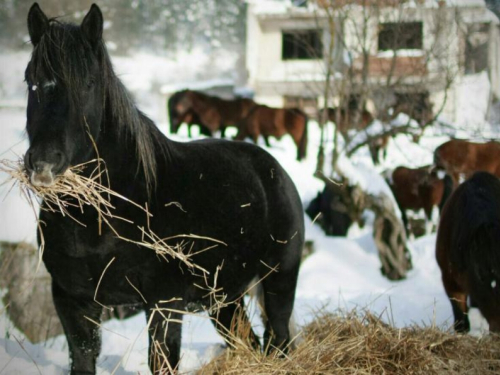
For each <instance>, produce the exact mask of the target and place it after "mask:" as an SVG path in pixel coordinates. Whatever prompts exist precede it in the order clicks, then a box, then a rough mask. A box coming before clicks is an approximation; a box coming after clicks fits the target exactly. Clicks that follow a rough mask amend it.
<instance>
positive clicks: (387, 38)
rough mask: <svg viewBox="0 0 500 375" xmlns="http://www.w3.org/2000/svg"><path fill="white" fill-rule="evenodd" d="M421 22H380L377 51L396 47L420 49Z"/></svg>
mask: <svg viewBox="0 0 500 375" xmlns="http://www.w3.org/2000/svg"><path fill="white" fill-rule="evenodd" d="M423 35H424V34H423V24H422V22H399V23H395V22H394V23H393V22H391V23H382V24H380V25H379V32H378V49H379V51H388V50H398V49H422V46H423V39H424V38H423Z"/></svg>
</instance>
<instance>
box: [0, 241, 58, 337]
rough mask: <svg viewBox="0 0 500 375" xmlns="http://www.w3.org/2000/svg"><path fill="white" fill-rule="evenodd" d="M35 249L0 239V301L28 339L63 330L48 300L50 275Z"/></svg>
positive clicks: (51, 303)
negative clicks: (1, 300)
mask: <svg viewBox="0 0 500 375" xmlns="http://www.w3.org/2000/svg"><path fill="white" fill-rule="evenodd" d="M38 265H39V257H38V252H37V249H35V247H34V246H32V245H30V244H27V243H23V242H21V243H8V242H0V288H2V289H6V290H7V293H6V294H5V295H4V296H3V303H4V305H5V306H6V311H7V314H8V316H9V318H10V320H11V321H12V323H13V324H14V326H15V327H16V328H17V329H19V330H20V331H21V332H23V333H24V334H25V335H26V337H27V338H28V339H29V340H30V341H31V342H32V343H37V342H41V341H45V340H47V339H49V338H51V337H55V336H58V335H60V334H62V333H63V329H62V326H61V323H60V322H59V318H58V316H57V313H56V309H55V307H54V303H53V302H52V288H51V284H52V283H51V277H50V274H49V273H48V272H47V270H46V268H45V266H44V264H43V262H41V264H40V267H39V268H38V272H35V271H36V270H37V267H38Z"/></svg>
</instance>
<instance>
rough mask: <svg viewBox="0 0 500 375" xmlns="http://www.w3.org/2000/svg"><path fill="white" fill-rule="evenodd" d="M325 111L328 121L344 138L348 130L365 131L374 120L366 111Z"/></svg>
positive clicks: (329, 109)
mask: <svg viewBox="0 0 500 375" xmlns="http://www.w3.org/2000/svg"><path fill="white" fill-rule="evenodd" d="M327 111H328V120H329V121H331V122H333V123H335V124H336V125H337V129H338V130H339V132H340V133H341V134H342V135H343V136H344V137H346V136H347V133H348V131H349V130H363V129H366V128H367V127H368V125H370V124H371V123H372V121H373V120H374V118H373V115H372V114H371V113H370V111H368V110H366V109H363V110H361V111H357V109H348V110H346V109H345V108H338V107H334V108H332V107H329V108H328V110H327ZM357 112H359V113H357Z"/></svg>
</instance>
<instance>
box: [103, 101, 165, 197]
mask: <svg viewBox="0 0 500 375" xmlns="http://www.w3.org/2000/svg"><path fill="white" fill-rule="evenodd" d="M131 110H132V111H135V113H134V114H135V115H137V118H136V121H139V123H138V124H137V125H138V127H137V128H136V129H135V130H132V129H129V128H127V126H129V125H130V124H127V123H120V122H124V121H127V118H123V119H120V118H117V116H116V115H115V114H114V112H113V108H112V107H111V106H107V108H106V111H105V115H104V117H103V123H102V126H101V129H102V130H101V135H100V137H99V140H98V141H97V150H98V152H99V157H100V158H101V159H103V160H104V162H105V163H106V168H107V171H108V173H109V177H110V180H111V181H110V182H111V188H112V189H113V190H115V191H116V192H118V193H120V194H123V195H126V196H129V197H130V194H131V191H132V190H133V194H137V195H138V196H139V197H138V199H141V200H143V199H146V198H145V197H147V196H148V195H149V193H150V190H152V189H154V186H152V185H154V183H153V184H152V183H151V181H148V178H149V180H151V178H152V177H154V176H155V174H156V170H157V168H158V166H157V164H158V163H160V162H161V161H163V160H166V155H167V154H168V142H169V141H168V139H167V138H166V137H165V136H164V135H163V134H162V133H161V132H160V131H159V130H158V129H157V128H156V126H155V125H154V124H153V123H152V121H151V120H149V119H148V118H147V117H146V116H145V115H143V114H142V113H141V112H140V111H139V110H137V108H136V107H135V106H134V107H133V108H131ZM129 120H130V119H129ZM148 176H149V177H148ZM132 186H134V188H132ZM130 198H132V197H130Z"/></svg>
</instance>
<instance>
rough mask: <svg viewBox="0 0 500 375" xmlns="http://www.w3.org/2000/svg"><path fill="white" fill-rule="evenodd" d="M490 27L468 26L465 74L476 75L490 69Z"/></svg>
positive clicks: (484, 24) (487, 25) (481, 25)
mask: <svg viewBox="0 0 500 375" xmlns="http://www.w3.org/2000/svg"><path fill="white" fill-rule="evenodd" d="M489 29H490V25H489V24H487V23H477V24H473V25H468V27H467V34H466V36H465V74H476V73H479V72H482V71H483V70H486V69H487V68H488V40H489V38H490V35H489Z"/></svg>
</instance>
